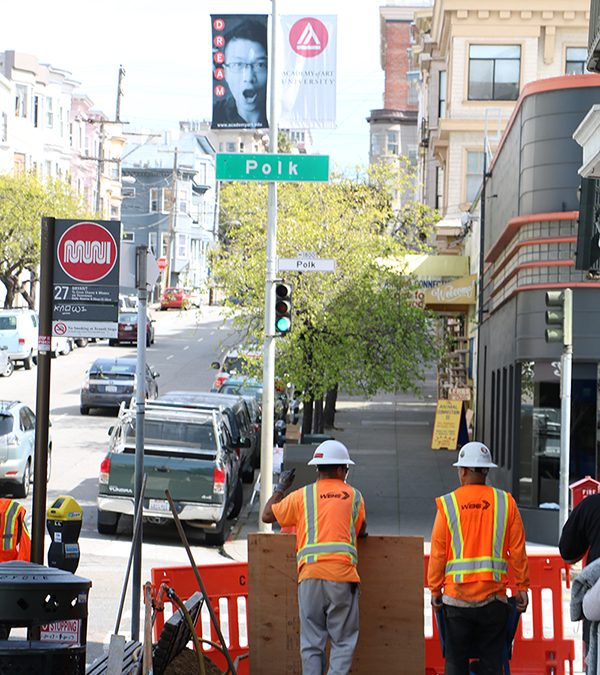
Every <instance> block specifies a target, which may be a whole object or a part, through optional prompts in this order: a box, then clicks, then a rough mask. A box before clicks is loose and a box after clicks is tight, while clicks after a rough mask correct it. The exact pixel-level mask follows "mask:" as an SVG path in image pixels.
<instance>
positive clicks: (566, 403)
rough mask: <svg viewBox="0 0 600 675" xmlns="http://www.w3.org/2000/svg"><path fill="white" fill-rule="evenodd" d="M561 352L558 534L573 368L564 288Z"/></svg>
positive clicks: (563, 515) (565, 493)
mask: <svg viewBox="0 0 600 675" xmlns="http://www.w3.org/2000/svg"><path fill="white" fill-rule="evenodd" d="M563 312H564V315H563V316H564V318H563V352H562V356H561V367H560V484H559V502H560V503H559V507H560V509H559V517H558V520H559V523H558V534H559V536H560V534H561V532H562V528H563V526H564V524H565V523H566V522H567V518H568V517H569V467H570V463H571V462H570V455H571V381H572V368H573V337H572V326H573V291H572V290H571V289H570V288H566V289H565V292H564V299H563Z"/></svg>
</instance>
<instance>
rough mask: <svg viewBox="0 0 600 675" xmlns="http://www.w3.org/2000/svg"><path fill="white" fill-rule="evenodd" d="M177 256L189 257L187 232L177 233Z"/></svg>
mask: <svg viewBox="0 0 600 675" xmlns="http://www.w3.org/2000/svg"><path fill="white" fill-rule="evenodd" d="M177 257H178V258H185V257H187V237H186V235H185V234H178V235H177Z"/></svg>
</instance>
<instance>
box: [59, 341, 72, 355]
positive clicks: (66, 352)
mask: <svg viewBox="0 0 600 675" xmlns="http://www.w3.org/2000/svg"><path fill="white" fill-rule="evenodd" d="M70 353H71V343H70V342H69V340H67V344H66V346H65V348H64V350H63V351H62V352H61V354H63V356H67V354H70Z"/></svg>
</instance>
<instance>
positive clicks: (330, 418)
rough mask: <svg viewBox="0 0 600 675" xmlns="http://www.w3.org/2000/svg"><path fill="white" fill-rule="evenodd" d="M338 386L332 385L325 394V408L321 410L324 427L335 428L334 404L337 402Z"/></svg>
mask: <svg viewBox="0 0 600 675" xmlns="http://www.w3.org/2000/svg"><path fill="white" fill-rule="evenodd" d="M337 395H338V386H337V384H336V385H335V387H332V388H331V389H330V390H329V391H328V392H327V394H325V409H324V411H323V422H324V427H325V429H333V428H335V404H336V403H337Z"/></svg>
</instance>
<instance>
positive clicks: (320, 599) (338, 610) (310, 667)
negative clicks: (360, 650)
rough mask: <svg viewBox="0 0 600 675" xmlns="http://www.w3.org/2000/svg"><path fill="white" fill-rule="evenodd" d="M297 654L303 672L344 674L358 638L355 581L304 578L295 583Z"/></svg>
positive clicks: (311, 674)
mask: <svg viewBox="0 0 600 675" xmlns="http://www.w3.org/2000/svg"><path fill="white" fill-rule="evenodd" d="M298 605H299V607H300V655H301V657H302V674H303V675H323V674H324V673H325V647H326V645H327V638H329V640H330V642H331V650H330V653H329V670H328V671H327V674H328V675H347V673H348V672H349V671H350V667H351V665H352V655H353V654H354V649H355V647H356V643H357V642H358V584H352V583H348V582H340V581H325V580H323V579H305V580H304V581H301V582H300V584H299V585H298Z"/></svg>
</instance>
